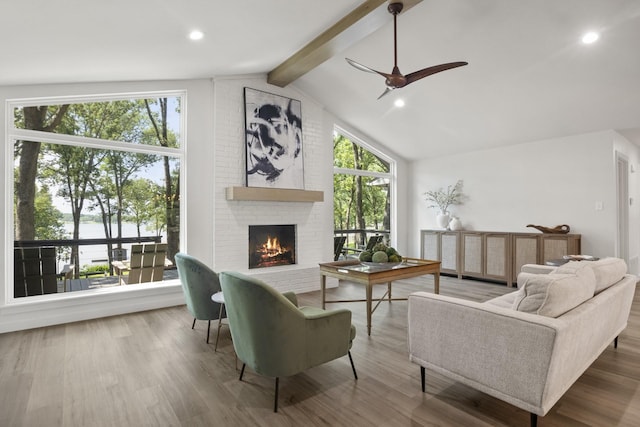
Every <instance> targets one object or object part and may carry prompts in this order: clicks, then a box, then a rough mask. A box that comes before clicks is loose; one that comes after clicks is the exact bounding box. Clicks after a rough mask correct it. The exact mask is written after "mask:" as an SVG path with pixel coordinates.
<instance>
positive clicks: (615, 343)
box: [613, 337, 618, 348]
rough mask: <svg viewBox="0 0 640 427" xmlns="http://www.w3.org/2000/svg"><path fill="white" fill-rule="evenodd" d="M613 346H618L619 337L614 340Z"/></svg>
mask: <svg viewBox="0 0 640 427" xmlns="http://www.w3.org/2000/svg"><path fill="white" fill-rule="evenodd" d="M613 348H618V337H615V339H614V340H613Z"/></svg>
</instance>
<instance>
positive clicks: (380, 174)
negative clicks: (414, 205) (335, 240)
mask: <svg viewBox="0 0 640 427" xmlns="http://www.w3.org/2000/svg"><path fill="white" fill-rule="evenodd" d="M333 166H334V175H333V191H334V193H333V220H334V230H335V234H336V236H338V235H343V236H346V237H347V242H346V244H345V247H347V248H355V247H357V246H362V245H366V243H367V241H368V239H369V238H371V237H372V236H375V235H383V236H384V238H385V239H386V240H389V239H390V237H391V236H390V233H391V222H392V221H391V220H392V218H391V212H392V209H391V205H392V201H391V200H392V188H393V185H392V184H393V181H394V180H393V176H394V170H393V169H394V162H393V161H392V160H391V159H389V158H387V157H386V156H384V155H383V154H381V153H379V152H376V151H375V150H374V149H372V148H371V147H369V146H367V145H366V144H365V143H364V142H363V141H361V140H359V139H357V138H356V137H354V136H353V135H350V134H348V133H347V132H345V131H344V130H342V129H340V128H336V130H335V131H334V139H333Z"/></svg>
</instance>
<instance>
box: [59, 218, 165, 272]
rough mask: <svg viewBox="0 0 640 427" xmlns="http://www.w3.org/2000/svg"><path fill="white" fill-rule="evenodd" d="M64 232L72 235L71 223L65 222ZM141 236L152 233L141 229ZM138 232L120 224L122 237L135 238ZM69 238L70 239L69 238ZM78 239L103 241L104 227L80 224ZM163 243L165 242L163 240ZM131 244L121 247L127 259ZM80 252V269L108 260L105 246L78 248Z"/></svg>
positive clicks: (134, 227)
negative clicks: (125, 251)
mask: <svg viewBox="0 0 640 427" xmlns="http://www.w3.org/2000/svg"><path fill="white" fill-rule="evenodd" d="M64 228H65V231H66V232H67V234H68V236H71V235H72V233H73V223H70V222H67V223H65V224H64ZM141 234H142V235H143V236H151V235H152V234H153V233H151V232H150V231H147V230H145V229H144V226H143V227H142V229H141ZM137 236H138V231H137V229H136V225H135V224H131V223H123V224H122V237H137ZM69 238H71V237H69ZM80 239H104V226H103V225H102V224H100V223H96V222H86V223H84V222H83V223H80ZM163 241H165V240H163ZM131 245H132V244H131V243H123V244H122V247H123V248H125V249H126V250H127V258H128V257H129V254H130V253H131ZM78 250H79V251H80V268H82V266H84V265H96V264H106V263H107V262H108V261H107V260H108V259H109V256H108V254H107V245H92V246H88V245H87V246H84V245H81V246H79V247H78Z"/></svg>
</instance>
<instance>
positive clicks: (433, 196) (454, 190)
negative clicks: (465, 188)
mask: <svg viewBox="0 0 640 427" xmlns="http://www.w3.org/2000/svg"><path fill="white" fill-rule="evenodd" d="M424 198H425V200H426V201H427V202H429V203H431V204H430V205H429V206H428V207H429V208H438V209H440V213H439V214H438V216H437V218H436V221H437V222H438V227H440V228H442V229H446V228H448V226H449V221H451V214H450V213H449V206H453V205H461V204H462V201H463V198H464V195H463V194H462V180H458V182H456V183H455V185H449V186H447V189H446V190H444V189H443V188H442V187H441V188H439V189H437V190H432V191H427V192H425V193H424Z"/></svg>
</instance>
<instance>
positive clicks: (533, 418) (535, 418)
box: [531, 412, 538, 427]
mask: <svg viewBox="0 0 640 427" xmlns="http://www.w3.org/2000/svg"><path fill="white" fill-rule="evenodd" d="M537 425H538V416H537V415H536V414H534V413H533V412H532V413H531V427H536V426H537Z"/></svg>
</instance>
